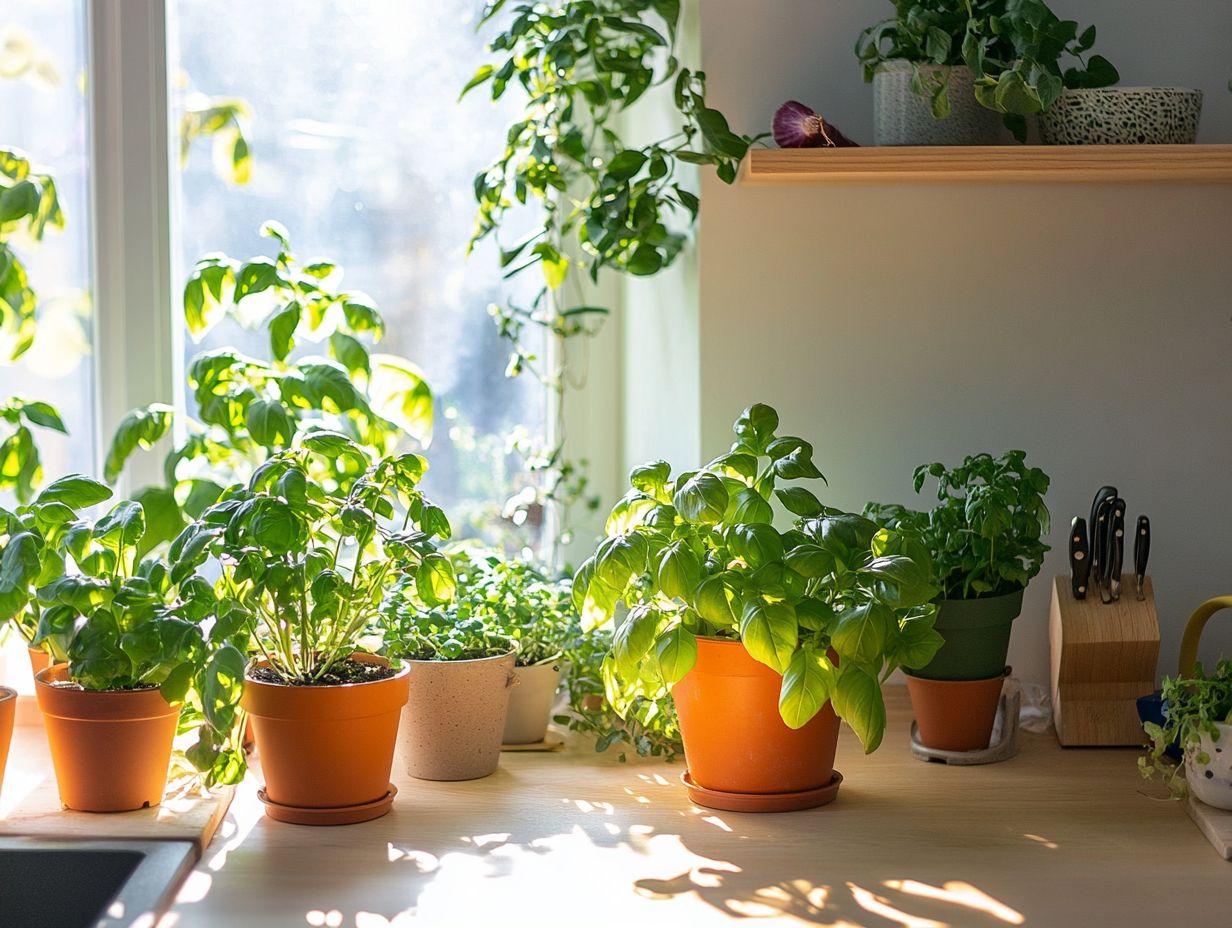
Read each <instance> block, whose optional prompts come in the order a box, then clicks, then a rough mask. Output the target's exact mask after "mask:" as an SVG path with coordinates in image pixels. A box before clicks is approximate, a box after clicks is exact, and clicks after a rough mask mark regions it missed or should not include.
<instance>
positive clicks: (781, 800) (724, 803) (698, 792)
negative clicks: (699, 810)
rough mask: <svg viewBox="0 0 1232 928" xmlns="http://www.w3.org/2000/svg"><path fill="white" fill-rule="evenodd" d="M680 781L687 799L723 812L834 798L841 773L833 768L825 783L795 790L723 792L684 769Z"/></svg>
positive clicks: (811, 804)
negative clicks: (693, 776) (708, 786)
mask: <svg viewBox="0 0 1232 928" xmlns="http://www.w3.org/2000/svg"><path fill="white" fill-rule="evenodd" d="M680 782H681V783H683V784H684V785H685V789H687V790H688V792H689V801H690V802H692V803H693V804H694V805H698V806H705V807H706V808H707V809H721V810H722V811H724V812H798V811H800V810H801V809H815V808H817V807H818V806H824V805H826V804H828V803H831V802H833V801H834V799H835V797H836V796H838V788H839V786H841V785H842V782H843V775H842V774H841V773H839V772H838V771H837V770H835V771H834V776H832V777H831V778H830V782H829V783H827V784H826V785H825V786H821V787H818V788H817V789H806V790H801V791H800V792H796V793H725V792H723V791H721V790H717V789H706V788H705V787H703V786H698V785H697V784H696V783H694V782H693V779H692V777H690V776H689V772H688V771H687V770H686V771H685V772H684V773H682V774H681V775H680Z"/></svg>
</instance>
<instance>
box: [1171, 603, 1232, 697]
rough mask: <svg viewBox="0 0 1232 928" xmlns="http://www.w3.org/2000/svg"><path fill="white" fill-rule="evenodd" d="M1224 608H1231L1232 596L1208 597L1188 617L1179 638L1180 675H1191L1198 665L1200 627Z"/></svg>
mask: <svg viewBox="0 0 1232 928" xmlns="http://www.w3.org/2000/svg"><path fill="white" fill-rule="evenodd" d="M1224 609H1232V596H1216V597H1215V598H1214V599H1208V600H1207V601H1206V602H1204V603H1203V604H1202V605H1201V606H1199V607H1198V608H1197V610H1196V611H1195V612H1194V614H1193V615H1191V616H1190V617H1189V624H1188V625H1186V626H1185V636H1184V637H1183V638H1182V639H1181V660H1180V666H1179V668H1178V673H1179V674H1180V676H1182V677H1188V676H1191V675H1192V674H1193V672H1194V668H1195V667H1196V666H1197V665H1198V641H1199V640H1200V639H1201V638H1202V629H1204V628H1206V623H1207V622H1209V621H1210V619H1211V616H1213V615H1214V614H1215V613H1216V612H1220V611H1221V610H1224Z"/></svg>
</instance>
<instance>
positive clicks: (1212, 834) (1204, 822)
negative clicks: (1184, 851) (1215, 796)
mask: <svg viewBox="0 0 1232 928" xmlns="http://www.w3.org/2000/svg"><path fill="white" fill-rule="evenodd" d="M1185 811H1187V812H1188V813H1189V817H1190V818H1192V819H1193V820H1194V824H1195V825H1197V826H1198V828H1199V829H1201V831H1202V833H1203V834H1204V835H1206V837H1207V839H1208V840H1209V841H1210V842H1211V844H1212V845H1214V847H1215V850H1216V851H1218V852H1219V853H1220V854H1221V855H1222V856H1223V859H1224V860H1232V812H1228V811H1225V810H1224V809H1216V808H1215V807H1214V806H1208V805H1207V804H1206V803H1205V802H1200V801H1199V800H1197V799H1194V798H1193V796H1190V797H1189V798H1187V799H1186V800H1185Z"/></svg>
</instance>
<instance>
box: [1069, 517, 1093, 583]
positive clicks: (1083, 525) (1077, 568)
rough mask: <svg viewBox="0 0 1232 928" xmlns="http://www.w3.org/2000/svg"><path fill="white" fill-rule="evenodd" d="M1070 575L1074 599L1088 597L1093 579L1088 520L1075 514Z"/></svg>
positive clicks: (1071, 539) (1071, 541)
mask: <svg viewBox="0 0 1232 928" xmlns="http://www.w3.org/2000/svg"><path fill="white" fill-rule="evenodd" d="M1069 576H1070V581H1071V583H1072V586H1073V591H1074V599H1086V598H1087V585H1088V584H1089V583H1090V581H1091V544H1090V541H1089V539H1088V538H1087V520H1086V519H1084V518H1083V517H1082V516H1075V517H1074V521H1073V522H1072V523H1071V524H1070V530H1069Z"/></svg>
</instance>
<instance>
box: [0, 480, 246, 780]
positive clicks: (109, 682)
mask: <svg viewBox="0 0 1232 928" xmlns="http://www.w3.org/2000/svg"><path fill="white" fill-rule="evenodd" d="M110 497H111V490H110V489H109V488H108V487H107V486H106V485H104V484H102V483H99V482H97V481H95V480H93V479H91V478H89V477H84V476H82V475H80V474H72V475H69V476H66V477H62V478H60V479H59V480H56V481H54V482H53V483H51V484H49V485H48V486H47V487H46V488H44V489H43V491H42V492H40V493H39V495H38V496H37V497H36V498H35V500H34V501H33V502H32V503H30V504H29V505H27V506H22V507H19V508H18V509H17V510H16V511H13V512H8V511H0V520H2V521H3V529H4V539H3V541H0V619H2V620H4V621H8V622H12V623H14V624H15V625H16V626H17V628H18V629H19V630H20V631H21V633H22V635H23V637H25V638H26V640H27V641H28V642H29V644H30V645H31V646H32V647H39V648H43V649H45V650H47V651H48V652H49V653H50V654H52V655H53V656H54V657H55V658H56V659H57V660H67V661H68V674H69V679H70V680H71V681H72V682H73V683H74V684H76V685H77V686H79V687H80V688H81V689H84V690H89V691H92V692H115V691H123V690H133V689H147V688H153V687H158V688H159V689H160V690H161V692H162V694H163V696H164V697H165V698H166V699H167V701H168V702H169V703H171V704H172V705H180V706H183V714H184V715H185V716H187V717H188V718H190V719H191V721H192V723H191V724H189V725H187V726H185V727H186V728H188V729H191V730H193V731H195V733H196V735H197V737H196V742H195V744H194V745H193V746H192V747H190V748H189V749H188V750H187V752H186V755H187V758H188V760H189V761H190V762H191V763H192V764H193V766H194V767H196V769H197V770H199V771H201V772H202V773H204V774H205V781H206V783H207V785H214V784H216V783H237V782H239V780H240V779H241V778H242V777H243V774H244V769H245V767H244V758H243V752H242V750H241V749H240V745H239V740H238V736H237V729H238V727H239V726H238V725H237V710H238V705H239V698H240V693H241V691H242V689H243V677H244V656H243V654H242V652H241V651H240V650H238V649H237V648H236V647H235V645H234V643H233V637H234V635H235V634H236V633H237V631H238V626H237V625H236V623H235V622H234V621H233V620H230V619H229V618H228V617H226V616H220V615H218V614H217V612H216V610H215V608H214V599H213V595H212V592H211V590H210V586H209V584H208V583H206V582H205V581H204V580H201V579H200V578H198V577H194V576H191V575H183V576H178V577H173V575H172V571H171V570H170V568H169V566H168V565H167V564H166V563H165V562H164V561H162V560H160V559H158V558H152V557H147V558H142V557H141V556H140V550H141V539H142V536H143V535H144V533H145V530H146V525H145V513H144V510H143V509H142V507H141V505H140V504H139V503H137V502H134V501H132V500H124V501H122V502H119V503H117V504H116V505H115V506H114V507H113V508H112V509H110V510H109V511H108V512H107V513H106V514H104V515H103V516H101V517H100V518H98V519H97V520H92V519H90V518H88V517H85V516H84V515H82V513H81V510H83V509H85V508H88V507H92V506H95V505H98V504H100V503H103V502H105V501H106V500H108V499H109V498H110Z"/></svg>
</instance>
